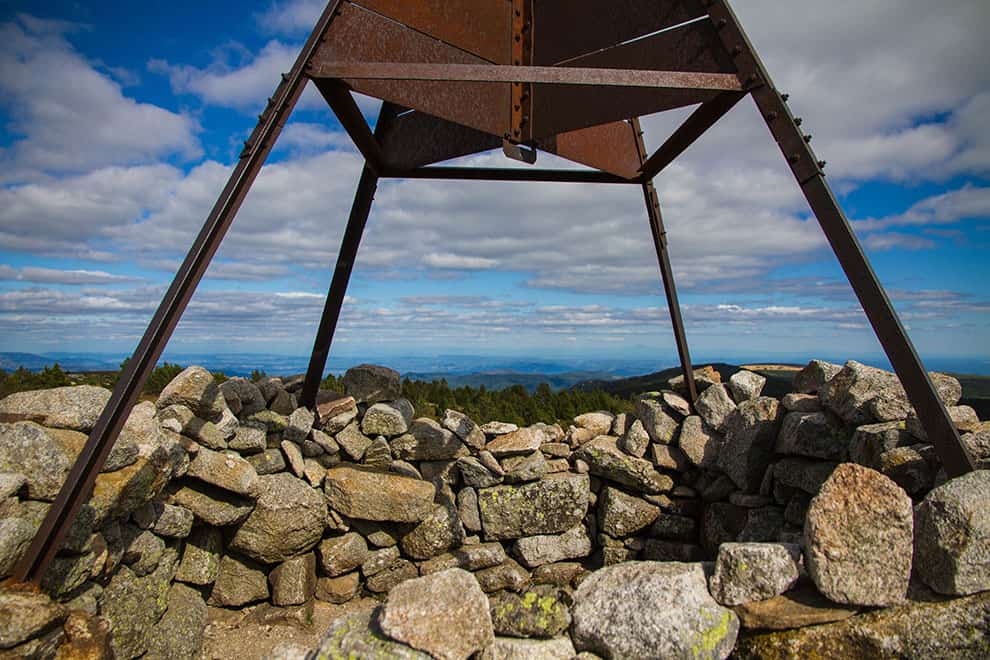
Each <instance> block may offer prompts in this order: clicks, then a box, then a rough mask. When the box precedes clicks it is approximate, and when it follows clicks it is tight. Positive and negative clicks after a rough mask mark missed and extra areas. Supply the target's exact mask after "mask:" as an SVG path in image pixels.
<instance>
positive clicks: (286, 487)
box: [230, 472, 327, 564]
mask: <svg viewBox="0 0 990 660" xmlns="http://www.w3.org/2000/svg"><path fill="white" fill-rule="evenodd" d="M258 492H259V495H258V500H257V502H256V503H255V507H254V510H253V511H251V514H250V515H249V516H248V517H247V518H246V519H245V520H244V522H243V523H241V525H240V527H238V528H237V531H236V532H235V533H234V536H233V538H232V539H231V540H230V548H231V549H232V550H235V551H237V552H241V553H243V554H245V555H247V556H248V557H251V558H252V559H255V560H257V561H260V562H262V563H266V564H273V563H276V562H280V561H285V560H286V559H288V558H289V557H292V556H294V555H297V554H299V553H302V552H306V551H307V550H309V549H310V548H312V547H313V546H315V545H316V544H317V543H318V542H319V540H320V537H322V536H323V529H324V527H325V526H326V521H327V506H326V501H325V500H324V498H323V496H322V495H320V493H319V492H318V491H315V490H313V489H312V488H311V487H310V486H309V485H307V484H306V482H304V481H301V480H299V479H296V478H295V477H293V476H292V475H290V474H286V473H284V472H283V473H282V474H272V475H267V476H264V477H258Z"/></svg>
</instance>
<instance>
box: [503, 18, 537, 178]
mask: <svg viewBox="0 0 990 660" xmlns="http://www.w3.org/2000/svg"><path fill="white" fill-rule="evenodd" d="M532 11H533V0H512V24H511V32H512V34H511V40H510V47H511V50H512V58H511V59H510V64H512V65H513V66H514V67H524V66H528V65H530V64H531V63H532V61H533V30H532V27H533V22H532ZM511 85H512V86H511V89H510V94H511V98H510V108H509V126H508V131H507V132H506V134H505V138H506V139H507V140H510V141H512V142H517V143H519V142H528V141H529V140H531V139H532V138H533V122H532V120H531V118H532V110H533V85H532V84H530V83H529V82H523V81H521V80H514V81H511ZM509 153H511V151H507V152H506V154H509ZM520 160H523V159H522V158H520Z"/></svg>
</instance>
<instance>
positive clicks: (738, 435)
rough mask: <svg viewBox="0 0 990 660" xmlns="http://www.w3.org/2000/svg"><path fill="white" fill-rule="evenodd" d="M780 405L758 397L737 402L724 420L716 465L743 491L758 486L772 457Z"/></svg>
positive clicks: (750, 491) (770, 399)
mask: <svg viewBox="0 0 990 660" xmlns="http://www.w3.org/2000/svg"><path fill="white" fill-rule="evenodd" d="M778 410H779V404H778V402H777V400H776V399H772V398H770V397H765V396H761V397H758V398H756V399H751V400H749V401H744V402H743V403H741V404H739V406H737V407H736V408H735V409H734V410H733V411H732V412H731V413H729V415H728V416H727V417H726V420H725V440H724V441H723V442H722V444H721V447H720V449H719V453H718V463H717V465H718V467H719V468H720V469H721V470H722V471H723V472H724V473H725V474H727V475H729V477H730V478H731V479H732V481H733V483H735V484H736V486H738V487H739V488H741V489H742V490H744V491H746V492H748V493H752V492H755V491H756V489H757V488H759V486H760V483H761V481H762V480H763V474H764V473H765V472H766V469H767V467H769V465H770V462H771V460H772V459H773V447H774V443H775V442H776V440H777V429H778V427H779V419H778Z"/></svg>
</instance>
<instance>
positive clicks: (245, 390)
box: [219, 377, 267, 417]
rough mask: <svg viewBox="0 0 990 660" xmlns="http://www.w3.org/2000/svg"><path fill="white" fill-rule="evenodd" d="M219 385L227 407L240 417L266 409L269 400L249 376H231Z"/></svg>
mask: <svg viewBox="0 0 990 660" xmlns="http://www.w3.org/2000/svg"><path fill="white" fill-rule="evenodd" d="M219 387H220V393H221V394H222V395H223V398H224V400H225V401H226V402H227V407H228V408H230V410H231V412H233V413H234V414H235V415H238V416H239V417H250V416H251V415H253V414H254V413H256V412H259V411H261V410H264V409H265V405H266V404H267V402H266V401H265V397H264V395H263V394H262V393H261V390H260V389H258V386H257V385H255V384H254V383H252V382H251V381H249V380H248V379H247V378H239V377H235V378H229V379H227V380H225V381H224V382H222V383H220V386H219Z"/></svg>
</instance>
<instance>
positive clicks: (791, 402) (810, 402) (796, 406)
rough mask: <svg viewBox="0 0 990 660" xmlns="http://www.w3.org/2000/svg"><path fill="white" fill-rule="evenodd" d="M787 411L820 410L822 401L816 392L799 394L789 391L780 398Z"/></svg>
mask: <svg viewBox="0 0 990 660" xmlns="http://www.w3.org/2000/svg"><path fill="white" fill-rule="evenodd" d="M780 405H782V406H784V410H786V411H787V412H821V410H822V402H821V401H819V400H818V395H816V394H800V393H798V392H789V393H787V394H785V395H784V396H783V398H782V399H781V400H780Z"/></svg>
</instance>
